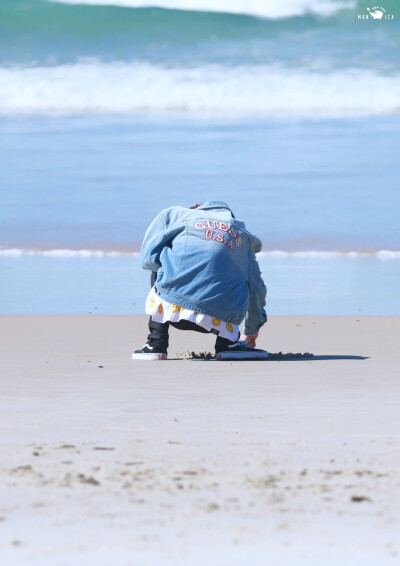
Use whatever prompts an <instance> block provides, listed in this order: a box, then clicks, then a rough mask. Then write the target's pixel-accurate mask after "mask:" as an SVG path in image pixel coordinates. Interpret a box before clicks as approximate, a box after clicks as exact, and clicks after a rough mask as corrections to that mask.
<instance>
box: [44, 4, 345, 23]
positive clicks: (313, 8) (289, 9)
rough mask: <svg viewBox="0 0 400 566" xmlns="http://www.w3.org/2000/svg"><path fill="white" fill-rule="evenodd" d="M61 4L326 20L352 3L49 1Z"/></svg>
mask: <svg viewBox="0 0 400 566" xmlns="http://www.w3.org/2000/svg"><path fill="white" fill-rule="evenodd" d="M52 1H53V2H57V3H62V4H87V5H95V6H107V5H108V6H109V5H112V6H122V7H129V8H154V7H156V8H166V9H172V10H186V11H196V12H222V13H229V14H242V15H249V16H257V17H261V18H271V19H278V18H287V17H293V16H303V15H306V14H317V15H322V16H330V15H332V14H335V13H336V12H338V11H340V10H342V9H352V8H354V7H355V5H356V4H355V2H353V1H351V0H348V1H347V2H346V1H338V0H336V1H335V0H269V1H268V2H266V1H265V0H154V1H152V0H52Z"/></svg>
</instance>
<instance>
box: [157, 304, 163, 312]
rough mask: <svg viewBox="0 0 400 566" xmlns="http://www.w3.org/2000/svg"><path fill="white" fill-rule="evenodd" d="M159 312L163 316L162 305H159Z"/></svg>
mask: <svg viewBox="0 0 400 566" xmlns="http://www.w3.org/2000/svg"><path fill="white" fill-rule="evenodd" d="M158 312H159V313H160V314H162V312H163V308H162V305H158Z"/></svg>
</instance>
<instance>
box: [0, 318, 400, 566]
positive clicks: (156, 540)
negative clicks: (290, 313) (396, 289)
mask: <svg viewBox="0 0 400 566" xmlns="http://www.w3.org/2000/svg"><path fill="white" fill-rule="evenodd" d="M0 333H1V344H0V349H1V366H0V372H1V379H0V388H1V421H0V441H1V454H2V457H1V463H0V480H1V481H0V557H1V563H2V564H5V565H7V566H8V565H11V564H29V565H40V566H47V565H49V566H50V565H51V566H53V565H66V566H70V565H82V564H95V565H96V566H103V565H104V566H106V565H110V566H111V565H112V566H114V565H118V566H119V565H124V566H125V565H126V566H128V565H132V566H133V565H135V566H137V565H143V566H147V565H159V564H166V565H170V564H171V565H185V566H186V565H187V564H191V565H193V564H194V565H204V564H207V565H212V566H214V565H215V566H224V565H226V566H236V565H237V566H239V565H242V564H252V565H257V566H258V565H260V566H261V565H263V566H264V565H265V564H267V563H268V561H274V563H279V564H290V565H292V564H293V565H294V564H296V565H299V564H300V565H301V564H311V563H317V564H332V565H333V564H335V565H337V564H338V563H341V564H358V563H360V564H363V565H369V564H371V565H377V564H379V565H382V564H396V563H398V561H399V560H400V543H399V542H398V539H399V537H398V533H399V532H400V490H399V475H398V470H399V467H400V436H399V430H400V428H399V425H400V417H399V414H400V413H399V406H400V386H399V377H398V376H399V367H400V354H399V347H398V343H399V336H400V319H399V318H398V317H361V316H360V317H312V316H307V317H306V316H303V317H271V319H270V321H269V322H268V324H267V326H266V327H265V329H263V331H262V333H261V335H260V340H259V343H258V346H260V347H264V348H266V349H268V350H269V351H271V352H279V351H282V352H284V353H286V352H311V353H313V354H314V356H315V357H314V359H311V360H293V361H272V360H271V361H266V362H219V361H201V360H192V361H191V360H169V361H166V362H136V361H135V362H134V361H132V360H131V359H130V354H131V352H132V350H133V348H136V347H139V346H141V345H142V344H143V342H144V341H145V335H146V318H145V317H139V316H138V317H123V316H108V317H107V316H92V317H91V316H54V317H45V316H37V317H36V316H29V317H25V316H14V317H11V316H10V317H8V316H3V317H0ZM212 347H213V338H212V336H209V335H201V334H195V333H191V332H186V333H184V332H179V331H176V330H174V329H172V330H171V346H170V349H169V354H170V356H171V357H173V356H174V352H176V351H179V352H182V351H185V350H186V349H188V350H190V351H191V350H195V351H201V350H212Z"/></svg>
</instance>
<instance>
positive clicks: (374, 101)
mask: <svg viewBox="0 0 400 566" xmlns="http://www.w3.org/2000/svg"><path fill="white" fill-rule="evenodd" d="M399 101H400V75H399V76H397V75H396V76H387V75H380V74H377V73H375V72H373V71H369V70H361V69H348V70H339V71H336V72H331V73H329V74H323V73H319V72H313V71H305V70H295V69H287V68H283V67H280V66H257V65H252V66H236V67H226V66H221V65H203V66H201V67H192V68H188V67H167V66H162V65H153V64H149V63H140V62H132V63H112V64H111V63H101V62H82V63H77V64H71V65H60V66H56V67H33V68H20V67H13V68H0V113H2V114H7V113H32V112H42V113H77V114H79V113H135V112H155V113H159V112H161V113H162V112H194V113H196V112H200V113H210V114H213V113H218V114H241V115H274V114H278V115H282V114H283V115H285V114H287V115H314V114H317V115H324V116H330V115H333V116H337V115H368V114H383V113H393V112H397V111H398V110H399V107H400V103H399Z"/></svg>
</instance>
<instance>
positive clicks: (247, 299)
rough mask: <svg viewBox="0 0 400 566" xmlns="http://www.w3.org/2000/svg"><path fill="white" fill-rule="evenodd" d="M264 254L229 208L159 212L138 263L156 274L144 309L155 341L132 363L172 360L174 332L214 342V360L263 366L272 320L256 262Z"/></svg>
mask: <svg viewBox="0 0 400 566" xmlns="http://www.w3.org/2000/svg"><path fill="white" fill-rule="evenodd" d="M260 250H261V242H260V240H259V239H258V238H256V237H255V236H253V235H252V234H250V232H248V231H247V230H246V227H245V225H244V223H243V222H241V221H240V220H237V219H236V218H235V216H234V215H233V213H232V212H231V210H230V209H229V207H228V205H227V204H225V203H224V202H219V201H207V202H205V203H204V204H202V205H196V206H193V207H191V208H185V207H182V206H172V207H170V208H166V209H165V210H162V211H161V212H160V213H159V214H158V216H157V217H156V218H155V219H154V220H153V222H152V223H151V224H150V226H149V228H148V229H147V232H146V234H145V237H144V241H143V245H142V249H141V251H140V255H139V261H140V262H141V265H142V267H143V268H144V269H148V270H150V271H151V272H152V289H151V291H150V293H149V296H148V297H147V301H146V313H147V314H149V315H150V321H149V329H150V333H149V335H148V337H147V342H146V344H145V345H144V346H143V347H142V348H141V349H139V350H136V351H135V352H134V353H133V354H132V358H133V359H134V360H165V359H167V350H168V339H169V335H168V331H169V326H170V325H172V326H174V327H175V328H179V329H180V330H195V331H197V332H206V333H213V334H215V335H216V336H217V339H216V342H215V353H216V358H217V359H222V360H223V359H235V358H238V359H263V358H266V357H267V356H268V353H267V352H266V351H264V350H259V349H256V348H255V345H256V339H257V336H258V331H259V329H260V328H261V326H262V325H263V324H264V323H265V322H266V320H267V316H266V314H265V310H264V306H265V296H266V288H265V285H264V282H263V280H262V278H261V272H260V268H259V266H258V262H257V260H256V257H255V254H256V253H257V252H259V251H260ZM243 319H245V320H244V330H243V334H242V335H241V336H240V332H239V325H240V323H241V322H242V320H243ZM239 336H240V338H239Z"/></svg>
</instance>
